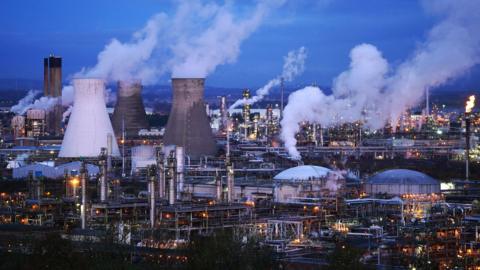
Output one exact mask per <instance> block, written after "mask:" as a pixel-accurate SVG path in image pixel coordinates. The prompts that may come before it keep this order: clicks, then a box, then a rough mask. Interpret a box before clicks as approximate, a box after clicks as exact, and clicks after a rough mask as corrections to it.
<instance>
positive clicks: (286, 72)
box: [229, 47, 307, 110]
mask: <svg viewBox="0 0 480 270" xmlns="http://www.w3.org/2000/svg"><path fill="white" fill-rule="evenodd" d="M306 58H307V51H306V49H305V47H300V48H299V49H298V50H293V51H290V52H289V53H288V54H287V56H285V57H284V63H283V71H282V74H281V75H280V76H278V77H277V78H275V79H272V80H270V81H269V82H268V83H267V84H266V85H264V86H263V87H262V88H260V89H258V90H257V91H256V92H255V96H253V97H251V98H249V99H248V100H245V99H239V100H237V101H235V103H233V104H232V105H231V106H230V108H229V110H233V109H235V108H237V107H238V106H241V105H243V104H245V103H247V104H254V103H256V102H258V101H260V100H262V99H263V98H264V97H265V96H266V95H268V93H269V92H270V90H271V89H272V88H273V87H277V86H279V85H280V84H281V82H282V79H283V80H285V81H287V82H290V81H292V80H293V79H294V78H295V77H297V76H298V75H300V74H302V73H303V71H304V70H305V59H306Z"/></svg>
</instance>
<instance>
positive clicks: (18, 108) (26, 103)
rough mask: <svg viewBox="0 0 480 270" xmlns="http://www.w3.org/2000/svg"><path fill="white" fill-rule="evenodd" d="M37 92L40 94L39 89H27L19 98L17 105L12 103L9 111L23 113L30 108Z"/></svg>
mask: <svg viewBox="0 0 480 270" xmlns="http://www.w3.org/2000/svg"><path fill="white" fill-rule="evenodd" d="M38 94H40V91H39V90H30V91H28V93H27V95H26V96H25V97H23V98H22V99H20V100H19V101H18V104H17V105H14V106H12V108H10V111H11V112H13V113H16V114H24V113H25V112H26V111H28V110H29V109H30V108H31V106H32V103H33V101H34V100H35V97H36V96H37V95H38Z"/></svg>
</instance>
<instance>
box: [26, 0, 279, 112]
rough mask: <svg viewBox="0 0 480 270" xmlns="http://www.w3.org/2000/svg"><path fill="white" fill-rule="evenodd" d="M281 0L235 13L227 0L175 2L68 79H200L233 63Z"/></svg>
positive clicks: (67, 91)
mask: <svg viewBox="0 0 480 270" xmlns="http://www.w3.org/2000/svg"><path fill="white" fill-rule="evenodd" d="M285 1H286V0H266V1H259V2H258V3H257V4H256V5H255V7H254V8H253V9H252V10H248V11H247V12H245V13H242V14H239V15H236V13H237V14H238V12H234V7H235V6H234V4H233V2H231V1H226V2H225V3H223V4H217V3H214V2H213V3H202V1H200V0H188V1H187V0H179V1H177V2H178V5H177V7H176V10H175V13H174V14H173V15H171V16H170V15H168V14H166V13H163V12H161V13H158V14H156V15H154V16H152V17H151V18H150V20H149V21H148V22H147V23H146V25H145V26H144V27H143V28H142V29H140V30H139V31H137V32H135V33H134V34H133V35H132V38H131V40H130V41H128V42H121V41H119V40H118V39H115V38H114V39H112V41H110V43H108V44H107V45H106V46H105V48H104V49H103V51H101V52H100V53H99V54H98V56H97V63H96V65H95V66H93V67H88V68H85V67H84V68H82V70H81V71H80V72H77V73H76V74H74V75H73V76H71V77H74V78H101V79H104V80H105V81H106V82H113V81H118V80H140V81H141V82H142V84H143V85H153V84H155V83H158V81H159V80H160V79H161V78H162V75H165V74H166V73H171V75H172V77H174V78H205V77H206V76H207V75H209V74H211V73H212V72H214V71H215V69H216V68H217V66H219V65H222V64H227V63H234V62H235V61H236V59H237V57H238V55H239V54H240V45H241V43H242V42H243V41H244V40H245V39H247V38H248V37H249V36H250V35H251V34H252V33H253V32H254V31H255V30H256V29H257V28H258V27H259V26H260V25H261V23H262V22H263V20H264V19H265V17H266V16H267V15H268V14H269V13H270V11H271V10H272V9H275V8H277V7H279V6H281V5H283V3H284V2H285ZM72 89H73V88H72V86H71V85H67V86H64V87H63V89H62V104H63V106H69V105H71V102H72V101H73V98H72V96H73V95H72V94H71V93H72V92H73V91H72ZM29 103H32V101H30V102H29ZM43 103H45V100H44V101H43Z"/></svg>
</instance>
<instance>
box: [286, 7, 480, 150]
mask: <svg viewBox="0 0 480 270" xmlns="http://www.w3.org/2000/svg"><path fill="white" fill-rule="evenodd" d="M424 6H425V8H426V10H427V11H428V12H430V13H434V14H435V15H438V16H440V17H442V20H441V21H440V22H439V23H437V24H436V25H435V26H434V27H433V28H432V29H431V30H430V31H429V33H428V36H427V39H426V40H425V42H423V43H421V44H420V45H419V46H418V48H417V49H416V51H415V52H414V53H413V55H412V56H411V57H410V58H408V59H407V60H406V61H404V62H403V63H402V64H400V65H399V66H397V67H395V68H389V67H388V64H387V62H386V61H385V59H383V57H382V56H381V53H380V52H379V51H378V50H377V49H376V48H375V47H374V46H372V45H368V44H362V45H359V46H357V47H355V48H354V49H353V50H352V52H351V54H350V57H351V64H350V69H349V70H348V71H345V72H344V73H342V74H340V75H339V76H338V77H337V78H336V79H335V80H334V83H333V93H332V95H329V96H327V95H325V94H324V93H323V92H322V90H320V89H319V88H317V87H306V88H304V89H301V90H298V91H297V92H294V93H292V94H291V95H290V97H289V102H288V105H287V106H286V107H285V110H284V118H283V120H282V123H281V124H282V132H281V137H282V139H283V141H284V142H285V147H286V148H287V150H288V152H289V154H290V155H291V156H292V157H293V158H300V155H299V153H298V151H297V149H296V148H295V144H296V139H295V134H296V133H297V132H298V131H299V123H300V122H302V121H309V122H313V123H318V124H321V125H322V126H329V125H332V124H335V123H341V122H351V121H363V122H364V123H365V124H366V125H367V126H369V127H371V128H381V127H383V125H384V124H385V123H387V122H391V123H392V126H395V125H396V123H397V121H398V119H399V117H400V116H401V114H402V113H403V112H404V111H405V110H406V109H408V108H411V107H413V106H415V105H417V104H419V103H420V102H421V101H422V98H423V95H424V93H425V91H424V90H425V89H433V88H435V87H438V86H440V85H443V84H445V83H447V82H448V81H450V80H452V79H455V78H458V77H460V76H462V75H463V74H465V73H466V72H468V70H469V69H470V68H472V67H473V66H474V65H477V64H478V63H479V62H480V17H479V16H478V15H477V14H476V12H477V10H480V2H477V1H468V0H460V1H448V0H440V1H435V2H431V1H430V2H427V1H425V5H424ZM389 71H390V72H389Z"/></svg>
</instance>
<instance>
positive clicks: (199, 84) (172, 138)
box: [164, 78, 216, 158]
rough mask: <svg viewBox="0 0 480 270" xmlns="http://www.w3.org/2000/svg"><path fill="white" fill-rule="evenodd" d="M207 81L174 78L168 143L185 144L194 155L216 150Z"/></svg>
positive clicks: (187, 149)
mask: <svg viewBox="0 0 480 270" xmlns="http://www.w3.org/2000/svg"><path fill="white" fill-rule="evenodd" d="M204 84H205V79H201V78H172V87H173V104H172V110H171V111H170V116H169V118H168V123H167V127H166V129H165V136H164V144H165V145H177V146H182V147H183V148H184V151H185V154H186V155H188V156H191V157H193V158H198V157H200V156H203V155H214V154H215V152H216V146H215V140H214V138H213V135H212V129H211V127H210V122H209V119H208V117H207V114H206V111H205V104H204V101H203V94H204Z"/></svg>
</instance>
